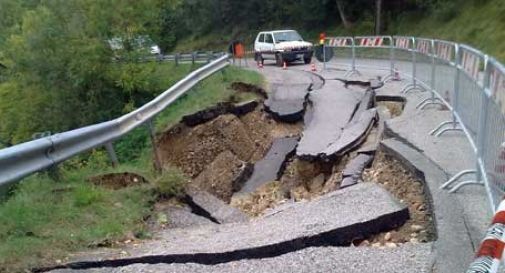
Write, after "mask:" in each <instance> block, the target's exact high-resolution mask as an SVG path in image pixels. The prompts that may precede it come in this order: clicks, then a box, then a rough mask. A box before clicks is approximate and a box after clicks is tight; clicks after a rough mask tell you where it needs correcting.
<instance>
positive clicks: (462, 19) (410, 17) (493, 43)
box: [391, 0, 505, 62]
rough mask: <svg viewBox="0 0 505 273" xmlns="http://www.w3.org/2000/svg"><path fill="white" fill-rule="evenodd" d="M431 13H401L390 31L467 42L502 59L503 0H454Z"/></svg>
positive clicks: (504, 45) (504, 50)
mask: <svg viewBox="0 0 505 273" xmlns="http://www.w3.org/2000/svg"><path fill="white" fill-rule="evenodd" d="M447 5H448V6H444V7H442V8H441V9H440V10H437V11H436V12H434V13H433V14H431V15H429V16H425V17H421V16H419V15H418V14H405V16H403V17H402V18H400V19H399V20H398V21H397V22H396V23H395V24H394V27H392V31H391V32H392V33H402V34H410V35H416V36H422V37H430V38H439V39H445V40H449V41H456V42H460V43H465V44H468V45H471V46H473V47H475V48H477V49H480V50H482V51H483V52H485V53H487V54H490V55H492V56H494V57H496V58H497V59H499V60H500V61H501V62H505V43H503V41H504V40H505V16H504V14H505V1H502V0H487V1H463V2H462V1H455V2H454V3H452V4H449V3H448V4H447Z"/></svg>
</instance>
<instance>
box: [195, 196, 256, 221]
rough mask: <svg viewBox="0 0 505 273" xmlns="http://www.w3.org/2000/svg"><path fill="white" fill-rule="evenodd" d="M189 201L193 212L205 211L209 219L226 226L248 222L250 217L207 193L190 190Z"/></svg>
mask: <svg viewBox="0 0 505 273" xmlns="http://www.w3.org/2000/svg"><path fill="white" fill-rule="evenodd" d="M187 201H188V203H189V205H190V207H191V208H192V209H193V210H203V211H204V212H203V213H205V212H206V213H207V214H206V215H207V218H209V219H212V220H213V221H214V222H217V223H220V224H225V223H234V222H247V221H248V220H249V217H248V216H247V215H245V214H244V213H243V212H241V211H240V210H238V209H236V208H233V207H230V206H229V205H227V204H226V203H225V202H223V201H221V200H220V199H219V198H217V197H215V196H213V195H212V194H210V193H208V192H205V191H197V190H188V191H187Z"/></svg>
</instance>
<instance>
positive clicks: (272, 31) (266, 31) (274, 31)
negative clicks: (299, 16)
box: [260, 29, 296, 33]
mask: <svg viewBox="0 0 505 273" xmlns="http://www.w3.org/2000/svg"><path fill="white" fill-rule="evenodd" d="M286 31H296V30H294V29H284V30H265V31H262V32H260V33H269V32H271V33H278V32H286Z"/></svg>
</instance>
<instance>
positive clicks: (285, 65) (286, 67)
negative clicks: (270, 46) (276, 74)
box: [282, 62, 288, 70]
mask: <svg viewBox="0 0 505 273" xmlns="http://www.w3.org/2000/svg"><path fill="white" fill-rule="evenodd" d="M282 69H284V70H286V69H288V64H287V63H286V62H284V65H283V66H282Z"/></svg>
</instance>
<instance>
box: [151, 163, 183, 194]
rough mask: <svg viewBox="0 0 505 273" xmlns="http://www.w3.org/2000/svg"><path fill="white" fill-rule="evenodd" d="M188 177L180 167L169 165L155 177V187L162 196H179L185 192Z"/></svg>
mask: <svg viewBox="0 0 505 273" xmlns="http://www.w3.org/2000/svg"><path fill="white" fill-rule="evenodd" d="M187 181H188V178H187V177H186V175H185V174H184V173H182V172H181V171H180V170H179V169H178V168H175V167H171V166H167V167H165V168H164V169H163V171H162V173H161V174H160V175H159V176H158V177H156V178H155V187H156V190H157V192H158V194H159V196H160V197H161V198H170V197H179V196H181V195H182V194H183V193H184V186H185V185H186V182H187Z"/></svg>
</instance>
